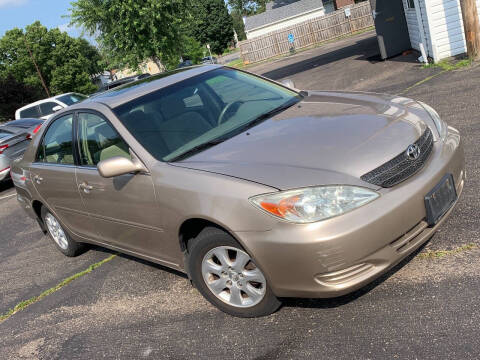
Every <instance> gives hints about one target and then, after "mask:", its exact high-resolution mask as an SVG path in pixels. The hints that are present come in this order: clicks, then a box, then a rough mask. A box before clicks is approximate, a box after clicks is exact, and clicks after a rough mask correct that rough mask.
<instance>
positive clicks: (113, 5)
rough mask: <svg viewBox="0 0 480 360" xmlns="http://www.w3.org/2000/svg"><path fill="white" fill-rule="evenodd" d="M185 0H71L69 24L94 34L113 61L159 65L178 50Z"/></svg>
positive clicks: (136, 65) (178, 51)
mask: <svg viewBox="0 0 480 360" xmlns="http://www.w3.org/2000/svg"><path fill="white" fill-rule="evenodd" d="M188 4H189V0H75V1H73V2H72V3H71V5H72V8H71V9H70V12H71V15H70V17H71V24H72V25H79V26H81V27H83V28H84V29H85V31H86V32H87V33H88V34H90V35H92V36H96V38H97V41H98V42H99V44H101V46H102V47H103V49H105V51H107V52H108V53H109V54H111V56H112V57H115V58H116V61H115V62H116V63H122V64H125V65H129V66H130V67H132V68H136V67H138V65H139V64H141V63H142V62H143V61H145V60H146V59H149V58H150V59H152V60H153V61H155V62H156V63H157V65H158V66H159V67H161V62H165V63H166V62H168V60H169V59H171V58H174V57H175V56H178V57H180V54H181V52H182V39H183V35H184V34H182V21H183V20H182V19H185V18H186V11H187V5H188Z"/></svg>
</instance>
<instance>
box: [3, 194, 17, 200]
mask: <svg viewBox="0 0 480 360" xmlns="http://www.w3.org/2000/svg"><path fill="white" fill-rule="evenodd" d="M16 195H17V194H12V195H7V196H2V197H0V200H3V199H8V198H11V197H14V196H16Z"/></svg>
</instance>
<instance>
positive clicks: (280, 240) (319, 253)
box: [235, 128, 465, 298]
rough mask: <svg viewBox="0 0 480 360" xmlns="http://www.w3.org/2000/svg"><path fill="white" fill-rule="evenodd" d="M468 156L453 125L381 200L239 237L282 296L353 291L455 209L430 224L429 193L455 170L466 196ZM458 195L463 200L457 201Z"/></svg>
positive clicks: (418, 242) (421, 240) (418, 243)
mask: <svg viewBox="0 0 480 360" xmlns="http://www.w3.org/2000/svg"><path fill="white" fill-rule="evenodd" d="M464 164H465V160H464V153H463V146H462V143H461V138H460V135H459V133H458V132H457V131H456V130H455V129H453V128H449V133H448V136H447V138H446V140H445V142H444V143H440V142H437V143H435V145H434V150H433V152H432V154H431V156H430V159H429V160H428V161H427V163H426V164H425V166H424V168H423V169H422V170H421V171H420V172H419V173H417V174H416V175H414V176H413V177H411V178H410V179H408V180H406V181H404V182H403V183H401V184H399V185H397V186H395V187H393V188H390V189H381V190H380V191H379V192H380V193H381V196H380V198H378V199H377V200H375V201H373V202H372V203H370V204H367V205H366V206H364V207H361V208H359V209H357V210H355V211H352V212H350V213H347V214H344V215H342V216H339V217H337V218H333V219H330V220H326V221H323V222H318V223H314V224H307V225H296V224H289V223H285V222H280V221H279V222H278V223H277V224H276V226H275V227H274V228H273V229H272V230H270V231H264V232H237V233H235V235H236V236H237V238H238V239H239V241H240V242H241V243H242V244H243V245H244V246H245V248H246V249H247V250H248V251H249V252H250V254H251V255H252V256H253V257H254V259H255V262H256V263H257V265H258V266H259V267H260V268H261V269H262V270H263V272H264V273H265V275H266V277H267V279H268V281H269V284H270V287H271V288H272V290H273V292H274V293H275V294H276V295H277V296H279V297H309V298H328V297H336V296H341V295H345V294H347V293H350V292H352V291H355V290H357V289H359V288H361V287H363V286H364V285H366V284H368V283H369V282H371V281H373V280H374V279H375V278H377V277H379V276H380V275H381V274H383V273H385V272H386V271H387V270H388V269H390V268H391V267H393V266H395V265H396V264H397V263H399V262H400V261H401V260H402V259H404V258H405V257H406V256H408V255H409V254H411V253H412V252H414V251H415V250H416V249H418V248H419V247H420V246H421V245H422V244H423V243H425V242H426V241H427V240H428V239H429V238H430V237H431V236H432V235H433V234H434V232H435V231H436V229H437V228H438V227H439V226H440V225H441V224H442V223H443V222H444V221H445V219H446V218H447V217H448V216H449V215H450V214H451V212H452V210H453V208H454V207H455V205H456V204H455V205H454V206H453V207H452V208H451V209H450V210H449V211H448V212H447V214H446V215H444V217H443V218H442V219H441V221H440V222H439V223H438V224H437V225H435V227H428V225H427V223H426V221H425V218H426V209H425V204H424V198H425V195H426V194H427V193H428V192H429V191H430V190H431V189H433V188H434V187H435V185H437V184H438V183H439V182H440V180H441V179H442V177H443V176H444V175H445V174H447V173H451V174H453V177H454V180H455V186H456V189H457V194H458V196H459V197H460V195H461V193H462V190H463V186H464V182H465V165H464ZM457 201H458V200H457Z"/></svg>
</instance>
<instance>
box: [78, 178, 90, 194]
mask: <svg viewBox="0 0 480 360" xmlns="http://www.w3.org/2000/svg"><path fill="white" fill-rule="evenodd" d="M79 187H80V189H82V190H83V192H84V193H86V194H88V193H90V191H92V190H93V186H92V185H88V184H87V183H86V182H85V181H84V182H82V183H81V184H80V185H79Z"/></svg>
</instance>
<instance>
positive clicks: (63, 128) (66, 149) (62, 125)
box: [37, 114, 74, 165]
mask: <svg viewBox="0 0 480 360" xmlns="http://www.w3.org/2000/svg"><path fill="white" fill-rule="evenodd" d="M72 130H73V115H72V114H70V115H66V116H64V117H61V118H59V119H57V120H55V122H54V123H53V124H52V125H50V127H49V128H48V130H47V132H46V133H45V136H44V137H43V141H42V144H41V145H40V147H39V149H38V153H37V161H38V162H45V163H50V164H69V165H73V164H74V158H73V142H72V139H73V137H72Z"/></svg>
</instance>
